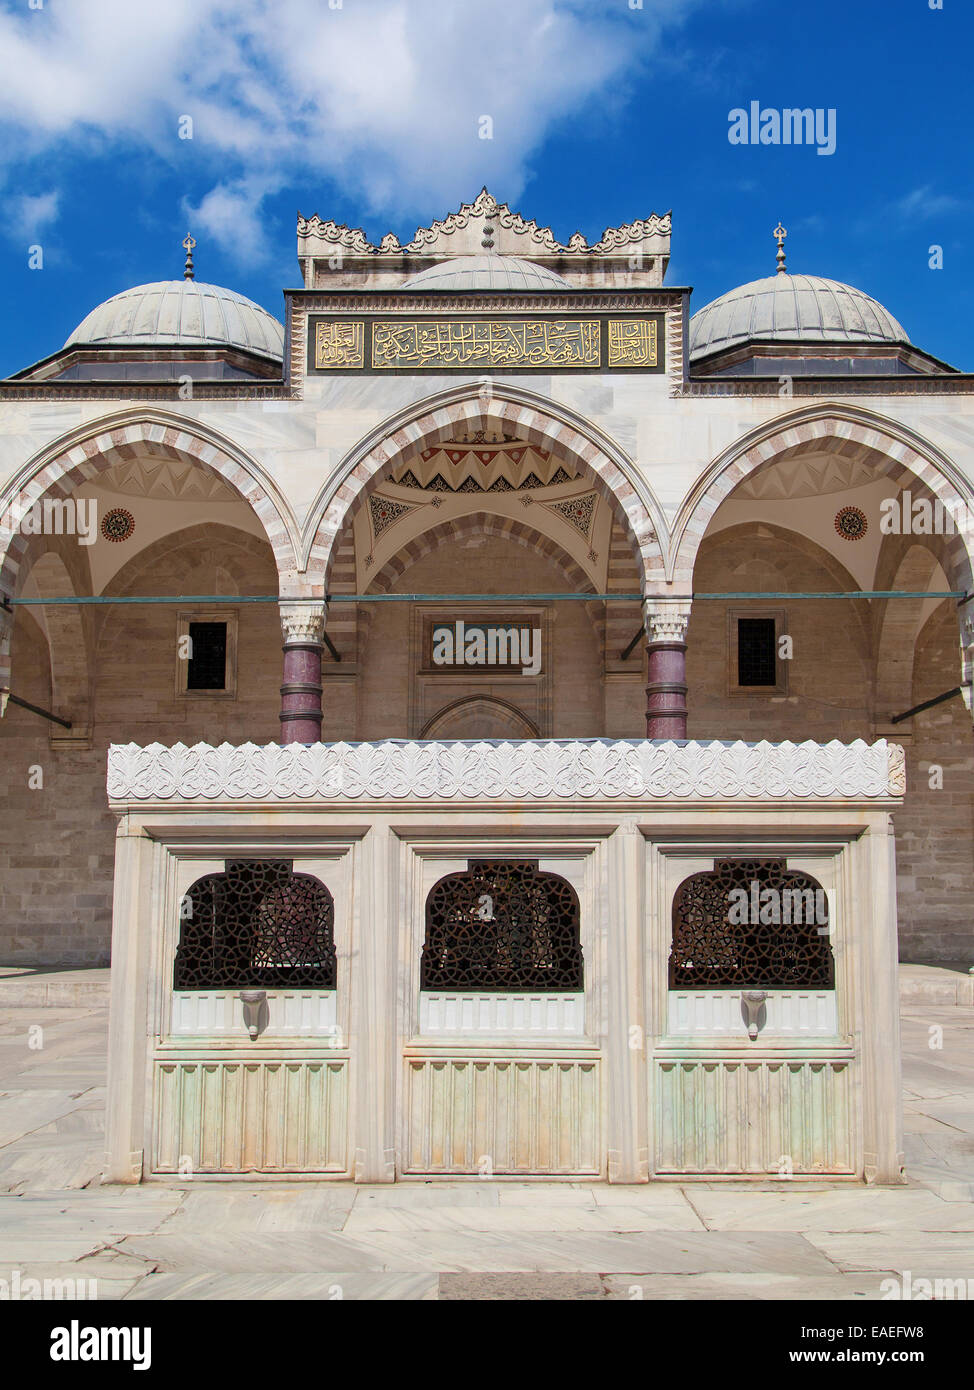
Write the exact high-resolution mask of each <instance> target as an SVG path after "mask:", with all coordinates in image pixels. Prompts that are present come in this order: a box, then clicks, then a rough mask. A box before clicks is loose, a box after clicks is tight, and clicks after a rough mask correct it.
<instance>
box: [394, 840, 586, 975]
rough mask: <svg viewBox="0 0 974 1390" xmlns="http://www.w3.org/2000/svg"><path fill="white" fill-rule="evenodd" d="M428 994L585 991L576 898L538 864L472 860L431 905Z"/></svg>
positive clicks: (443, 883) (437, 890)
mask: <svg viewBox="0 0 974 1390" xmlns="http://www.w3.org/2000/svg"><path fill="white" fill-rule="evenodd" d="M420 974H421V988H422V989H424V990H453V989H464V990H482V991H486V990H498V991H504V992H512V993H524V992H533V991H535V990H565V991H568V990H580V989H581V988H582V947H581V941H580V938H579V908H578V898H577V896H576V894H575V890H574V888H572V886H571V884H570V883H568V882H566V880H565V879H563V878H560V877H559V876H558V875H557V874H549V873H541V872H540V871H539V869H538V864H537V861H536V860H535V861H524V860H505V859H471V860H470V861H469V862H468V866H467V869H466V870H465V871H464V872H462V873H454V874H447V876H446V877H445V878H441V879H440V881H439V883H436V884H434V886H433V887H432V888H431V889H430V893H429V896H428V898H427V899H426V941H425V944H424V946H423V956H422V963H421V972H420Z"/></svg>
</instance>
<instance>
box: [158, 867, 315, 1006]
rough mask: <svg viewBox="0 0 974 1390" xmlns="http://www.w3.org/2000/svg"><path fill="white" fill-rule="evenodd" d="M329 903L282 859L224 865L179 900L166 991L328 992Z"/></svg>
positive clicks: (306, 876) (311, 882)
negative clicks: (177, 928)
mask: <svg viewBox="0 0 974 1390" xmlns="http://www.w3.org/2000/svg"><path fill="white" fill-rule="evenodd" d="M334 925H335V904H334V900H333V899H332V896H331V894H330V893H329V891H328V889H327V888H326V887H325V885H324V884H323V883H320V882H319V881H318V879H316V878H314V877H313V876H312V875H311V874H296V873H293V872H292V867H291V861H289V860H265V859H236V860H227V862H226V864H225V870H224V872H223V873H221V874H207V875H206V876H205V877H203V878H199V879H197V880H196V882H195V883H194V884H193V886H192V887H191V888H190V890H189V892H188V893H187V894H186V896H185V897H184V898H183V900H182V904H181V907H180V931H179V947H178V950H177V951H176V963H175V968H174V971H173V988H174V989H177V990H190V989H291V988H295V987H300V988H303V989H334V988H335V977H336V962H335V941H334Z"/></svg>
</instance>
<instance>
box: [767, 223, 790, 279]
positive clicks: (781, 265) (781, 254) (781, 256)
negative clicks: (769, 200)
mask: <svg viewBox="0 0 974 1390" xmlns="http://www.w3.org/2000/svg"><path fill="white" fill-rule="evenodd" d="M771 235H772V236H773V237H776V238H777V241H778V254H777V256H776V257H775V259H776V260H777V262H778V274H779V275H785V274H787V272H786V270H785V237H786V236H787V235H788V233H787V232H786V231H785V229H784V227H783V226H782V225H781V219H780V218H779V219H778V225H777V227H775V229H774V231H773V232H772V233H771Z"/></svg>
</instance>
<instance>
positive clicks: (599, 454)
mask: <svg viewBox="0 0 974 1390" xmlns="http://www.w3.org/2000/svg"><path fill="white" fill-rule="evenodd" d="M471 430H474V431H476V430H485V431H497V432H501V433H506V434H513V435H514V436H515V437H516V438H518V439H523V440H525V441H526V442H527V443H529V444H533V445H535V446H536V447H538V448H542V449H548V450H552V451H554V452H556V453H558V454H559V455H560V456H561V457H562V458H563V459H566V460H567V461H568V462H570V463H572V464H573V465H574V466H575V467H577V468H578V470H579V471H580V472H581V473H583V474H584V475H585V476H586V478H589V479H591V481H592V484H593V486H594V487H595V489H596V491H598V492H599V493H600V494H601V495H602V497H604V498H605V500H606V502H607V503H608V504H609V506H610V507H611V509H612V512H613V514H614V515H615V516H616V518H617V519H618V520H619V522H620V524H621V525H623V527H624V529H625V530H626V533H627V535H629V537H630V538H631V540H632V544H633V550H634V554H635V555H636V556H637V557H638V559H639V568H640V572H641V575H642V576H649V575H651V574H656V573H658V572H661V570H662V563H663V560H662V550H661V546H660V539H659V538H660V537H661V536H665V535H666V534H667V528H666V522H665V518H664V515H663V511H662V508H661V507H660V505H659V503H658V501H657V500H656V498H655V496H654V495H653V492H652V490H651V489H650V487H649V485H648V483H647V482H646V480H645V478H643V477H642V475H641V474H640V473H639V471H638V469H637V468H636V466H635V464H634V463H633V461H632V459H630V458H629V456H628V455H627V454H626V453H625V452H624V451H623V450H622V449H621V448H620V447H619V445H617V444H616V443H615V442H614V441H613V440H611V439H610V438H609V436H608V435H607V434H605V433H604V432H603V431H602V430H600V429H599V428H598V426H597V425H595V424H593V423H592V422H591V421H589V420H586V419H585V418H584V417H583V416H581V415H579V414H578V413H577V412H575V411H573V410H570V409H569V408H568V407H566V406H563V405H559V404H557V403H556V402H554V401H551V400H547V399H545V398H544V397H543V396H538V395H536V394H535V393H534V392H532V391H528V390H525V389H524V388H522V387H517V386H512V385H510V384H508V383H506V382H503V383H502V382H493V381H490V382H488V381H487V380H486V379H485V380H484V381H482V382H467V383H465V384H464V385H462V386H456V387H451V388H449V389H448V390H445V391H441V392H439V393H438V394H436V395H434V396H429V397H427V398H426V399H425V400H422V401H418V402H414V403H413V404H412V405H410V406H408V407H407V408H405V409H404V410H402V411H400V412H398V413H397V414H396V415H394V416H391V417H390V418H389V419H387V420H385V421H384V422H383V423H382V424H381V425H379V426H378V427H377V428H376V429H374V430H373V431H372V432H371V433H370V434H369V435H367V436H366V437H365V438H364V439H363V440H361V441H360V443H359V444H357V445H356V446H355V448H354V449H352V450H351V451H350V452H349V453H348V454H346V456H345V458H344V460H343V461H342V463H341V465H340V466H339V468H338V470H337V471H336V473H335V474H334V475H333V476H332V477H331V478H330V479H329V480H328V482H327V484H326V485H325V486H324V487H323V488H322V490H321V491H320V492H319V494H318V496H317V498H316V499H315V501H314V503H313V505H312V507H311V508H310V511H309V513H308V518H307V521H306V524H305V529H304V534H303V537H302V564H303V566H304V568H305V569H306V570H307V571H309V574H310V575H313V576H317V575H321V576H322V577H323V579H324V582H325V586H326V588H327V585H328V581H329V579H330V576H331V571H332V568H333V566H334V562H335V556H336V552H337V539H338V537H339V535H340V534H341V532H342V529H343V527H345V526H346V525H347V523H348V522H349V521H350V520H351V518H352V517H353V516H354V515H355V512H356V511H357V510H358V508H359V507H361V506H362V505H363V503H364V501H365V498H366V497H367V495H368V493H369V491H370V490H371V489H372V488H373V487H374V485H375V484H376V483H378V482H379V481H381V480H382V479H383V478H384V477H386V476H388V475H389V474H390V473H392V472H393V471H394V470H395V469H396V468H398V467H400V466H403V465H405V464H406V463H407V461H408V460H409V459H410V458H411V457H413V456H414V455H415V454H416V453H418V452H419V451H420V450H421V449H423V448H426V447H428V446H429V445H430V444H432V443H444V442H446V441H448V440H450V439H451V438H453V437H455V435H456V434H457V433H458V432H459V433H464V432H468V431H471ZM312 582H314V581H313V580H312Z"/></svg>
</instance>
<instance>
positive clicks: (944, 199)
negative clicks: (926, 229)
mask: <svg viewBox="0 0 974 1390" xmlns="http://www.w3.org/2000/svg"><path fill="white" fill-rule="evenodd" d="M963 206H964V204H963V201H962V199H960V198H955V197H954V196H953V195H952V194H950V193H934V191H933V189H932V188H931V187H930V185H929V184H925V185H924V186H923V187H922V188H914V189H911V191H910V192H909V193H907V194H906V195H905V196H904V197H902V198H900V199H899V201H898V202H897V203H895V204H894V211H895V212H896V213H897V214H898V215H899V216H900V217H901V218H902V219H903V221H905V222H913V221H916V220H918V219H924V218H930V217H941V216H942V215H943V214H945V213H948V212H956V211H957V209H958V208H961V207H963Z"/></svg>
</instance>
